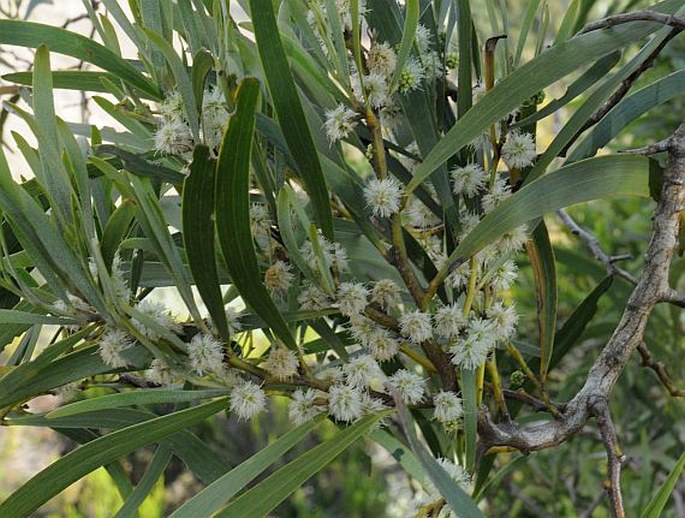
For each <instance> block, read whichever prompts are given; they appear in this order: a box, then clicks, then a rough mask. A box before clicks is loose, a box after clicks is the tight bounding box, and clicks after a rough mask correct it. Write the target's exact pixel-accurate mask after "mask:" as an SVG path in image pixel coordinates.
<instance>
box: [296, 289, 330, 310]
mask: <svg viewBox="0 0 685 518" xmlns="http://www.w3.org/2000/svg"><path fill="white" fill-rule="evenodd" d="M297 303H298V304H299V305H300V308H301V309H303V310H305V311H319V310H321V309H325V308H329V307H331V305H332V304H333V303H332V302H331V299H330V298H328V295H326V293H324V292H323V291H322V290H321V289H319V288H317V287H316V286H308V287H306V288H304V289H303V290H302V291H301V292H300V294H299V295H298V296H297Z"/></svg>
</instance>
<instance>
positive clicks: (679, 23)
mask: <svg viewBox="0 0 685 518" xmlns="http://www.w3.org/2000/svg"><path fill="white" fill-rule="evenodd" d="M630 22H656V23H661V24H663V25H668V26H669V27H673V28H675V29H681V30H682V29H685V18H681V17H679V16H674V15H672V14H664V13H658V12H656V11H635V12H634V13H623V14H617V15H614V16H607V17H606V18H602V19H601V20H597V21H596V22H592V23H588V24H587V25H586V26H585V27H583V29H582V30H581V31H580V32H579V34H585V33H587V32H592V31H596V30H599V29H608V28H610V27H614V26H616V25H620V24H622V23H630Z"/></svg>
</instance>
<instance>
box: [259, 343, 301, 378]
mask: <svg viewBox="0 0 685 518" xmlns="http://www.w3.org/2000/svg"><path fill="white" fill-rule="evenodd" d="M299 364H300V361H299V360H298V359H297V355H296V354H295V351H291V350H290V349H287V348H285V347H282V346H273V347H272V348H271V352H270V353H269V358H268V359H267V360H266V361H265V362H264V363H262V367H263V368H264V369H266V370H267V371H268V372H269V374H271V375H272V376H273V377H274V378H276V379H279V380H284V379H287V378H290V377H292V376H294V375H295V374H297V367H298V365H299Z"/></svg>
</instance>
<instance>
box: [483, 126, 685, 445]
mask: <svg viewBox="0 0 685 518" xmlns="http://www.w3.org/2000/svg"><path fill="white" fill-rule="evenodd" d="M667 147H668V152H669V160H668V163H667V165H666V168H665V169H664V178H663V187H662V191H661V199H660V201H659V202H658V203H657V207H656V212H655V215H654V220H653V221H654V223H653V229H652V235H651V239H650V242H649V246H648V249H647V253H646V255H645V263H644V269H643V272H642V275H641V276H640V279H639V281H638V284H637V286H636V287H635V289H634V290H633V292H632V294H631V295H630V298H629V299H628V302H627V304H626V308H625V310H624V312H623V315H622V317H621V320H620V322H619V324H618V326H617V327H616V329H615V331H614V333H613V335H612V336H611V338H610V339H609V341H608V342H607V344H606V345H605V347H604V349H603V350H602V352H601V353H600V354H599V357H598V358H597V359H596V360H595V362H594V364H593V365H592V367H591V369H590V371H589V373H588V375H587V378H586V380H585V383H584V385H583V387H582V388H581V389H580V390H579V391H578V393H577V394H576V395H575V397H574V398H573V399H572V400H571V401H570V402H569V403H568V406H567V407H566V408H565V409H564V411H563V412H562V413H561V414H560V415H559V416H558V418H557V419H556V420H554V421H547V422H544V423H541V424H536V425H532V426H527V427H520V426H518V425H517V424H516V423H511V424H510V423H501V424H497V423H495V422H494V421H493V419H492V417H491V416H490V413H489V411H488V410H487V409H486V408H482V409H481V411H480V412H479V416H478V430H479V433H480V438H481V442H482V444H483V445H484V446H485V447H486V448H489V447H493V446H511V447H514V448H516V449H519V450H521V451H523V452H529V451H535V450H541V449H544V448H549V447H552V446H556V445H558V444H561V443H562V442H564V441H566V440H567V439H568V438H569V437H570V436H572V435H574V434H576V433H578V432H579V431H581V430H582V429H583V427H584V426H585V424H586V422H587V421H588V419H589V418H590V417H591V416H592V415H593V414H592V404H593V403H595V402H596V401H597V400H598V398H599V399H601V398H604V399H609V396H610V394H611V391H612V389H613V387H614V385H615V384H616V381H617V380H618V377H619V376H620V375H621V373H622V372H623V369H624V368H625V366H626V365H627V363H628V361H629V360H630V356H631V355H632V353H633V352H634V351H635V350H636V349H637V348H638V346H639V345H640V344H641V343H642V341H643V336H644V331H645V327H646V325H647V321H648V319H649V316H650V314H651V312H652V309H653V308H654V306H655V305H656V304H657V303H658V302H660V301H661V299H662V297H663V294H664V293H666V292H668V291H669V290H670V289H671V288H670V287H669V285H668V274H669V267H670V263H671V259H672V257H673V253H674V251H675V248H676V246H677V242H678V229H679V224H680V218H679V216H680V211H682V210H683V206H684V205H685V188H684V185H685V123H683V124H682V125H681V126H680V127H679V128H678V129H677V130H676V132H675V133H674V134H673V135H672V136H671V138H670V139H669V141H668V146H667Z"/></svg>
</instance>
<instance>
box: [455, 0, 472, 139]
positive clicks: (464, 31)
mask: <svg viewBox="0 0 685 518" xmlns="http://www.w3.org/2000/svg"><path fill="white" fill-rule="evenodd" d="M454 3H455V4H456V8H457V34H458V38H459V66H458V70H457V76H458V79H459V85H460V88H459V90H460V91H461V92H463V93H461V92H460V95H459V97H458V99H457V113H458V115H459V118H460V119H461V118H462V117H463V116H464V115H465V114H466V112H467V111H468V110H469V109H470V108H471V96H472V94H471V71H472V67H471V57H472V54H471V52H472V48H471V45H472V37H473V20H472V18H471V5H470V3H469V0H457V1H456V2H454ZM456 151H458V150H456V149H455V152H456Z"/></svg>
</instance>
